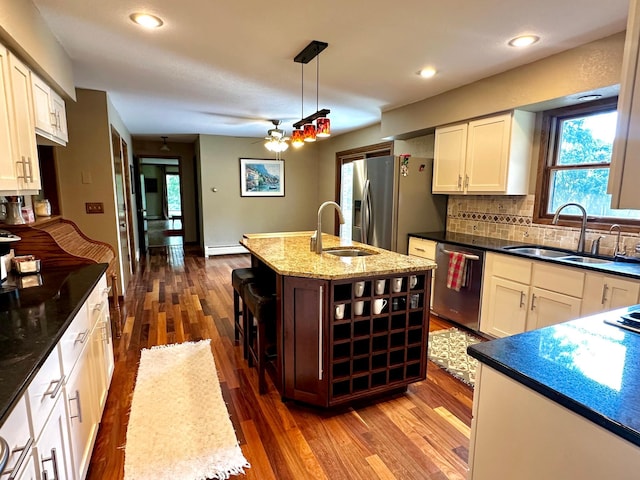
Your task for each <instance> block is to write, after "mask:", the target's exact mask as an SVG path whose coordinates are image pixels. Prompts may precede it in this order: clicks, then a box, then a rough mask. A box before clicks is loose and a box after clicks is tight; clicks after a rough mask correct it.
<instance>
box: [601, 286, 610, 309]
mask: <svg viewBox="0 0 640 480" xmlns="http://www.w3.org/2000/svg"><path fill="white" fill-rule="evenodd" d="M607 290H609V285H607V284H606V283H605V284H604V287H602V299H601V300H600V303H601V304H602V305H604V304H605V302H606V301H607Z"/></svg>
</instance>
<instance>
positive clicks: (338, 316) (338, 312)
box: [336, 303, 344, 320]
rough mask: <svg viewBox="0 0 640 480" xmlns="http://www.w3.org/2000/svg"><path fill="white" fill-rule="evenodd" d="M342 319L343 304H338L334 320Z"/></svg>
mask: <svg viewBox="0 0 640 480" xmlns="http://www.w3.org/2000/svg"><path fill="white" fill-rule="evenodd" d="M343 318H344V303H338V304H337V305H336V320H342V319H343Z"/></svg>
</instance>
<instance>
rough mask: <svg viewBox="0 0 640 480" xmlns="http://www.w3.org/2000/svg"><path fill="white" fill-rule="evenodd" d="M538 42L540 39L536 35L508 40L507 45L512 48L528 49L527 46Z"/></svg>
mask: <svg viewBox="0 0 640 480" xmlns="http://www.w3.org/2000/svg"><path fill="white" fill-rule="evenodd" d="M538 40H540V37H538V36H536V35H521V36H519V37H515V38H512V39H511V40H509V45H510V46H512V47H528V46H529V45H533V44H534V43H536V42H537V41H538Z"/></svg>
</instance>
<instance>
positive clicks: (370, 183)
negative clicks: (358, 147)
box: [340, 156, 447, 254]
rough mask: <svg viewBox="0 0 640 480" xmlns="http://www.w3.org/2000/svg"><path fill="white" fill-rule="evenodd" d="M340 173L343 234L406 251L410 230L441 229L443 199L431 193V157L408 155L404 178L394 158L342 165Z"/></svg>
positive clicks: (442, 227)
mask: <svg viewBox="0 0 640 480" xmlns="http://www.w3.org/2000/svg"><path fill="white" fill-rule="evenodd" d="M340 174H341V177H340V205H341V207H342V211H343V213H344V214H345V225H341V228H340V235H341V236H342V237H349V238H351V239H353V240H356V241H358V242H362V243H367V244H369V245H374V246H376V247H381V248H385V249H387V250H393V251H396V252H399V253H405V254H406V253H407V247H408V243H409V240H408V234H409V233H416V232H436V231H442V230H444V226H445V220H446V213H447V212H446V210H447V197H446V196H445V195H432V194H431V179H432V176H433V159H428V158H416V157H410V158H409V165H408V174H407V175H406V176H403V175H402V174H401V173H400V159H399V158H398V157H393V156H385V157H372V158H366V159H362V160H354V161H352V162H348V163H344V164H343V165H342V167H341V172H340Z"/></svg>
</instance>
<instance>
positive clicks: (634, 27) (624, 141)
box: [608, 0, 640, 209]
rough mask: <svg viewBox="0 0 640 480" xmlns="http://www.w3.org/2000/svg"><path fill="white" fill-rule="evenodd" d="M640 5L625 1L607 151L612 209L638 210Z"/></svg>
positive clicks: (639, 205)
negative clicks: (614, 117) (619, 67)
mask: <svg viewBox="0 0 640 480" xmlns="http://www.w3.org/2000/svg"><path fill="white" fill-rule="evenodd" d="M639 43H640V8H639V5H638V0H629V17H628V20H627V33H626V39H625V44H624V56H623V58H622V78H621V82H620V95H619V96H618V125H617V129H616V136H615V139H614V142H613V152H612V154H611V170H610V172H609V188H608V190H609V193H610V194H611V206H612V208H632V209H640V195H638V186H637V183H638V178H640V140H639V139H640V84H639V82H640V62H639V60H640V48H639Z"/></svg>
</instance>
